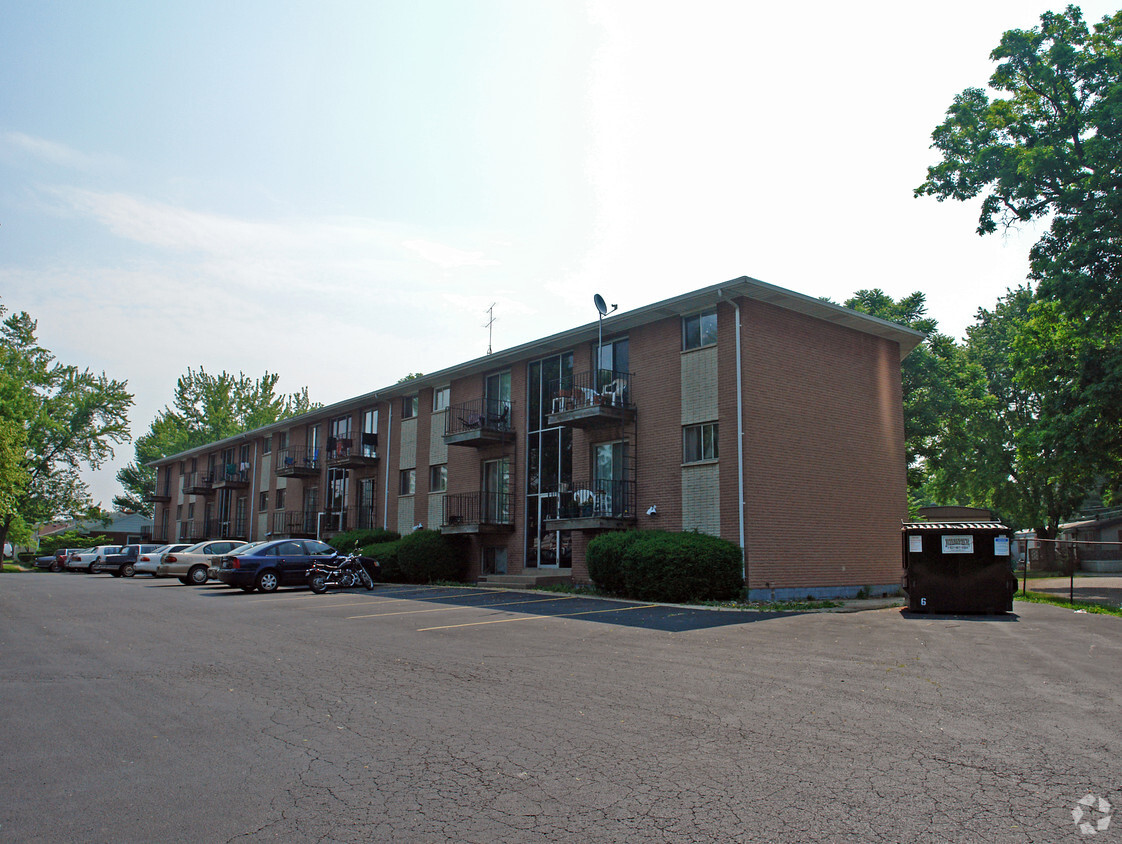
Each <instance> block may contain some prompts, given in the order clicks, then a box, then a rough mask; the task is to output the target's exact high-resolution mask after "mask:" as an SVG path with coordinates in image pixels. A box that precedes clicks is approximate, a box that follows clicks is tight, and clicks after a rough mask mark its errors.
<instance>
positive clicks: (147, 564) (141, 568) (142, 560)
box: [134, 542, 191, 577]
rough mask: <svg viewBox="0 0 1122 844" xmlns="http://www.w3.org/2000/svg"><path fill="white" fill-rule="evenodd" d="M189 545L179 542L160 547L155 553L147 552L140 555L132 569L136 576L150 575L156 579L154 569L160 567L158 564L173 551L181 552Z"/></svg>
mask: <svg viewBox="0 0 1122 844" xmlns="http://www.w3.org/2000/svg"><path fill="white" fill-rule="evenodd" d="M190 544H191V543H189V542H180V543H177V544H174V545H161V546H160V547H159V548H157V549H156V550H155V551H149V552H148V553H147V554H141V555H140V557H139V558H138V559H137V561H136V565H135V566H134V569H135V570H136V573H137V574H150V575H152V576H153V577H156V576H157V575H156V569H158V568H159V567H160V563H162V562H163V561H164V557H166V556H167V555H168V554H171V553H173V552H175V551H182V550H183V549H185V548H187V546H189V545H190Z"/></svg>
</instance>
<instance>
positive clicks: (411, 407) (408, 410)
mask: <svg viewBox="0 0 1122 844" xmlns="http://www.w3.org/2000/svg"><path fill="white" fill-rule="evenodd" d="M416 415H417V394H416V393H414V394H413V395H411V396H402V397H401V418H402V419H412V418H413V417H414V416H416Z"/></svg>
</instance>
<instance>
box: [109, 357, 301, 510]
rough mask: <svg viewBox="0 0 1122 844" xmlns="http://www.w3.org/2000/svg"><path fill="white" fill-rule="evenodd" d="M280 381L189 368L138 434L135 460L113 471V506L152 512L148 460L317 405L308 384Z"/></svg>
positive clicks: (153, 484) (276, 377) (152, 489)
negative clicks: (283, 385)
mask: <svg viewBox="0 0 1122 844" xmlns="http://www.w3.org/2000/svg"><path fill="white" fill-rule="evenodd" d="M279 380H280V376H279V375H277V374H275V373H270V372H266V373H265V374H264V375H262V376H261V377H260V378H250V377H249V376H247V375H245V373H238V374H237V375H236V376H235V375H231V374H230V373H228V372H225V371H223V372H222V373H221V374H219V375H211V374H210V373H208V372H207V371H206V370H205V369H203V367H201V366H200V367H199V369H198V371H195V370H193V369H188V370H187V373H186V374H185V375H181V376H180V377H179V380H178V381H177V382H176V385H175V396H174V399H173V401H172V407H166V406H165V407H164V409H163V410H162V411H160V412H159V413H158V414H157V415H156V418H155V419H154V420H153V421H152V424H151V426H150V427H149V429H148V431H147V433H145V434H143V435H142V436H140V437H137V439H136V443H135V449H136V460H135V461H134V462H132V463H130V464H128V465H127V466H125V467H124V468H123V469H121V470H120V471H119V472H118V473H117V480H118V481H119V482H120V483H121V486H122V487H123V488H124V494H122V495H119V496H117V497H116V498H114V499H113V503H114V505H116V506H117V507H118V508H120V509H121V510H125V511H128V512H137V513H144V514H146V515H151V514H152V504H151V502H150V501H149V499H148V497H149V495H151V493H153V492H155V489H156V472H155V470H154V469H153V468H151V467H150V466H148V465H147V464H148V463H150V462H152V461H153V460H158V459H160V458H161V457H167V456H168V455H169V454H177V453H179V452H181V451H186V450H187V449H190V448H196V447H198V446H201V445H206V444H207V443H211V442H215V441H217V440H221V439H225V438H226V437H232V436H234V435H235V434H240V433H242V432H243V431H252V430H253V429H255V428H260V427H262V426H264V425H269V424H271V423H273V422H279V421H280V420H281V419H287V418H288V417H290V416H297V415H299V414H301V413H306V412H308V411H309V410H312V409H313V407H318V405H313V404H312V402H311V401H310V399H309V398H308V388H307V387H304V388H303V389H302V390H300V391H299V392H295V393H291V394H288V395H285V394H278V393H277V391H276V386H277V382H278V381H279Z"/></svg>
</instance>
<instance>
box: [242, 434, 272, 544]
mask: <svg viewBox="0 0 1122 844" xmlns="http://www.w3.org/2000/svg"><path fill="white" fill-rule="evenodd" d="M260 460H261V437H256V438H255V439H254V440H253V480H252V481H251V482H250V484H249V488H250V489H251V490H252V492H251V493H250V496H249V501H247V502H246V504H248V505H249V506H248V507H247V508H246V509H247V510H249V513H246V521H248V522H249V523H250V525H251V526H252V527H251V528H250V529H249V530H248V531H246V535H245V541H246V542H251V541H253V540H254V539H256V538H257V537H256V534H257V516H256V515H255V514H254V515H251V514H253V513H254V511H255V510H256V509H257V498H258V497H259V496H260V495H261V492H260V490H258V489H257V464H258V463H259V462H260ZM265 518H266V520H268V518H269V515H268V511H267V510H266V512H265Z"/></svg>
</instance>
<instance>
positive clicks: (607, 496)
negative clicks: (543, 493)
mask: <svg viewBox="0 0 1122 844" xmlns="http://www.w3.org/2000/svg"><path fill="white" fill-rule="evenodd" d="M634 516H635V481H607V480H595V481H576V482H574V483H573V485H572V487H571V488H570V489H566V490H561V491H559V492H558V493H557V518H559V519H586V518H608V519H629V518H634Z"/></svg>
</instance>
